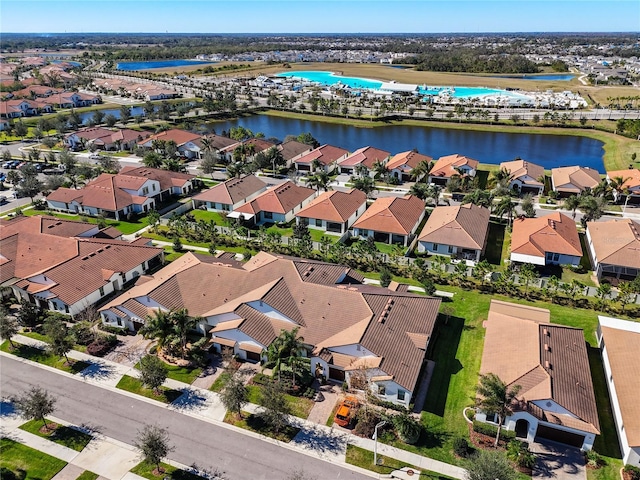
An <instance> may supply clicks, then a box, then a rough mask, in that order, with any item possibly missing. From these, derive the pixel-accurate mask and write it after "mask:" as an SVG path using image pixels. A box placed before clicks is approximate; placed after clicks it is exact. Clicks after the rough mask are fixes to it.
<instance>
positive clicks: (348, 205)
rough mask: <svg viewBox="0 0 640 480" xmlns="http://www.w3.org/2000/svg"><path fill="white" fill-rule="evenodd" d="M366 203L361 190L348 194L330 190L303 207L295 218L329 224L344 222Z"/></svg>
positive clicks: (354, 190) (365, 197)
mask: <svg viewBox="0 0 640 480" xmlns="http://www.w3.org/2000/svg"><path fill="white" fill-rule="evenodd" d="M366 202H367V195H366V194H365V193H364V192H362V191H361V190H356V189H351V190H349V191H348V192H339V191H337V190H332V191H329V192H324V193H322V194H321V195H320V196H318V197H317V198H315V199H314V200H313V201H312V202H311V203H309V205H307V206H306V207H304V208H303V209H302V210H300V211H299V212H298V213H296V217H303V218H319V219H322V220H327V221H329V222H339V223H342V222H346V221H347V220H348V219H349V218H350V217H351V216H352V215H353V214H354V213H356V211H357V210H358V209H359V208H360V207H361V206H362V205H363V204H364V203H366Z"/></svg>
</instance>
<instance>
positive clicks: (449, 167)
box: [429, 153, 478, 178]
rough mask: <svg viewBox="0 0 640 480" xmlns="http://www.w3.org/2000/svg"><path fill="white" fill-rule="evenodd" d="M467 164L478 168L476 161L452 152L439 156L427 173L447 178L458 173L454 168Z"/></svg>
mask: <svg viewBox="0 0 640 480" xmlns="http://www.w3.org/2000/svg"><path fill="white" fill-rule="evenodd" d="M464 165H468V166H469V167H471V168H473V169H474V170H475V169H477V168H478V161H477V160H474V159H473V158H469V157H465V156H464V155H459V154H457V153H456V154H453V155H446V156H444V157H440V158H439V159H438V160H437V161H436V163H435V164H434V165H433V168H431V170H430V171H429V175H431V176H432V177H441V178H449V177H451V176H453V175H458V174H459V173H458V170H456V168H459V167H462V166H464Z"/></svg>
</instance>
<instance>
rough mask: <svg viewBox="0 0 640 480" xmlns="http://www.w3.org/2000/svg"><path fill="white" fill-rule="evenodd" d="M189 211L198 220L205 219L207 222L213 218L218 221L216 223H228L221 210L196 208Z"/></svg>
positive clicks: (222, 224)
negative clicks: (213, 210)
mask: <svg viewBox="0 0 640 480" xmlns="http://www.w3.org/2000/svg"><path fill="white" fill-rule="evenodd" d="M189 213H190V214H191V215H193V218H195V219H196V220H205V221H207V222H208V221H210V220H213V221H214V222H216V225H221V226H226V225H227V219H226V218H225V217H224V215H223V214H222V213H220V212H209V211H207V210H199V209H196V210H191V211H190V212H189Z"/></svg>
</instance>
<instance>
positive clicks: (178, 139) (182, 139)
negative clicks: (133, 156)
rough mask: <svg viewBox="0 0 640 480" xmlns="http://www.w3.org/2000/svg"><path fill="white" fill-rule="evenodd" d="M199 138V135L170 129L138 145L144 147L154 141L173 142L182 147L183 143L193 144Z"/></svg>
mask: <svg viewBox="0 0 640 480" xmlns="http://www.w3.org/2000/svg"><path fill="white" fill-rule="evenodd" d="M200 138H201V136H200V135H197V134H195V133H191V132H187V131H186V130H180V129H177V128H171V129H169V130H165V131H163V132H160V133H156V134H155V135H151V136H150V137H149V138H146V139H144V140H141V141H140V142H138V145H144V144H146V143H149V144H151V142H153V141H154V140H162V141H165V142H170V141H173V142H175V144H176V145H177V146H181V145H184V144H185V143H189V142H195V141H196V140H199V139H200Z"/></svg>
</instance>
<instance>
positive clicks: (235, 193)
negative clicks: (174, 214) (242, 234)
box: [193, 175, 268, 212]
mask: <svg viewBox="0 0 640 480" xmlns="http://www.w3.org/2000/svg"><path fill="white" fill-rule="evenodd" d="M267 187H268V185H267V184H266V183H264V182H263V181H262V180H260V179H259V178H258V177H256V176H255V175H245V176H243V177H240V178H230V179H229V180H227V181H225V182H222V183H219V184H217V185H214V186H213V187H211V188H209V189H207V190H204V191H202V192H200V193H198V194H197V195H195V196H194V197H193V208H194V210H195V209H198V208H202V209H206V210H209V211H213V212H231V211H232V210H235V209H236V208H238V207H239V206H240V205H243V204H244V203H247V202H248V201H250V200H253V199H254V198H256V197H257V196H258V195H260V194H261V193H262V192H264V191H265V190H266V189H267Z"/></svg>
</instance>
